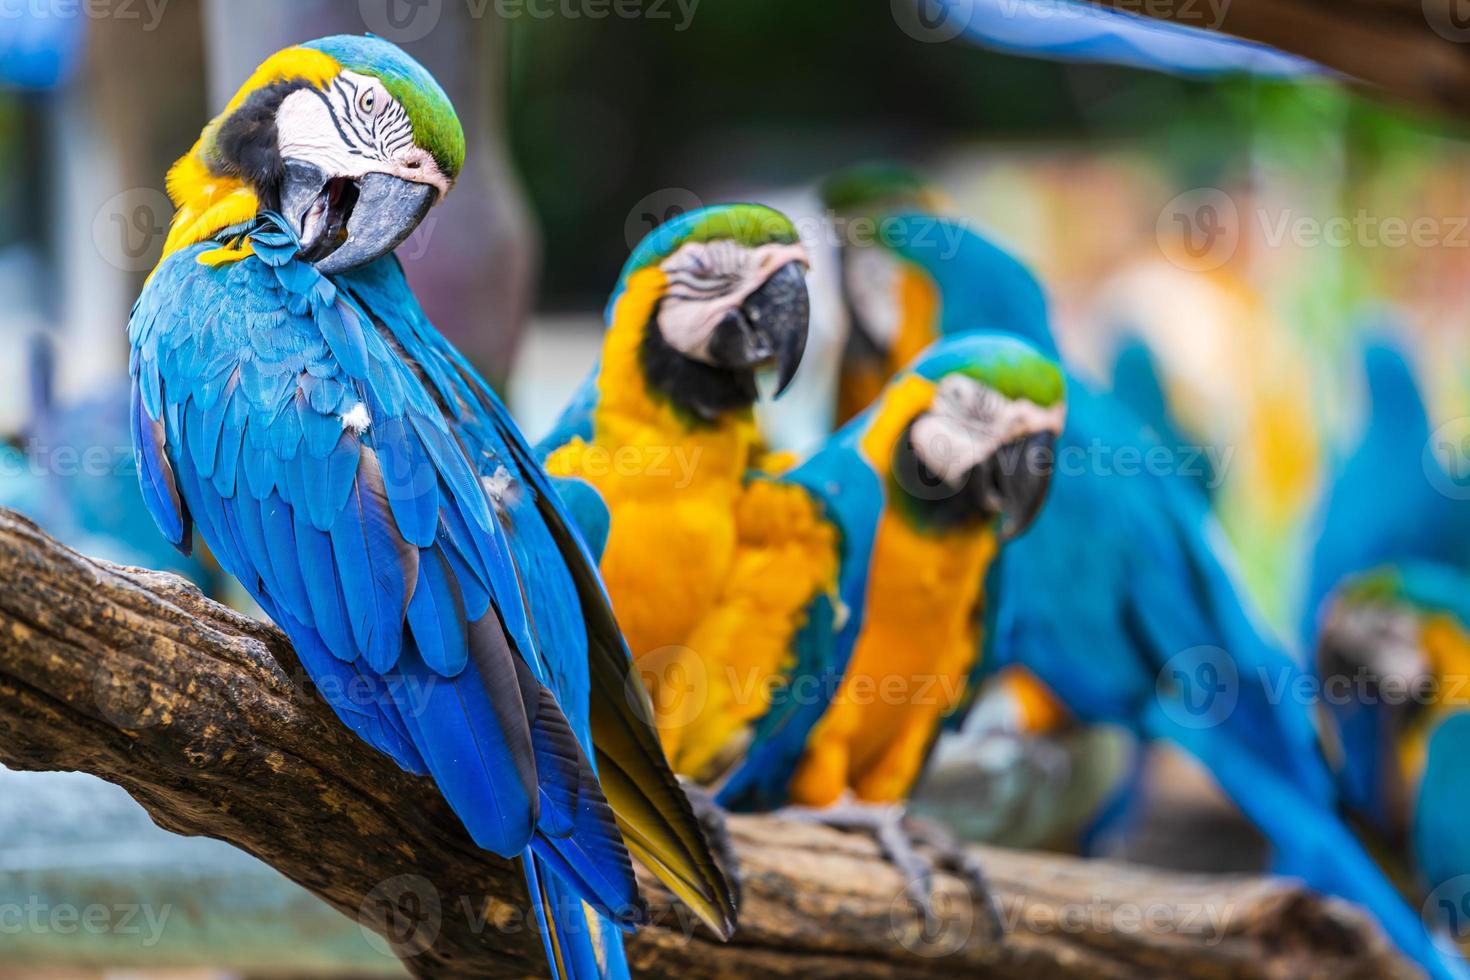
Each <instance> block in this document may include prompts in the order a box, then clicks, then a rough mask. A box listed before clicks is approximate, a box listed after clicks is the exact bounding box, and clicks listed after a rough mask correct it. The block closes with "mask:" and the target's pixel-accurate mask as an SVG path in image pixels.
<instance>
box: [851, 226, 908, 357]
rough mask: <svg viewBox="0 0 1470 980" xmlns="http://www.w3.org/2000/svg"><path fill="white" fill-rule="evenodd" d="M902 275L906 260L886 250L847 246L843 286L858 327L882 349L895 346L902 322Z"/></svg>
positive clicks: (872, 247) (885, 349)
mask: <svg viewBox="0 0 1470 980" xmlns="http://www.w3.org/2000/svg"><path fill="white" fill-rule="evenodd" d="M902 276H903V263H902V262H900V261H899V260H898V258H897V257H896V256H894V255H893V254H892V253H891V252H888V251H887V250H885V249H882V248H878V247H876V246H848V247H847V248H846V249H845V250H844V252H843V268H842V278H843V285H844V287H845V289H846V291H847V298H848V302H849V303H850V304H851V306H852V312H853V318H854V319H855V320H856V321H857V322H856V324H855V326H856V328H857V329H859V330H861V331H862V332H863V334H864V335H865V336H866V337H867V338H868V339H869V340H871V341H872V342H873V344H874V345H875V346H876V347H878V348H879V349H880V350H884V351H888V350H892V349H893V345H894V343H895V342H897V340H898V331H899V328H900V327H901V326H902V325H903V307H902V305H901V302H900V297H899V291H898V290H899V283H900V282H901V281H902Z"/></svg>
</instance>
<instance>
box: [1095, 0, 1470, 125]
mask: <svg viewBox="0 0 1470 980" xmlns="http://www.w3.org/2000/svg"><path fill="white" fill-rule="evenodd" d="M1090 2H1093V3H1097V4H1098V5H1099V6H1104V7H1117V8H1119V9H1122V10H1127V11H1130V12H1132V13H1140V14H1145V15H1147V16H1151V17H1155V18H1158V19H1160V20H1172V21H1176V22H1178V23H1181V24H1187V25H1189V26H1191V27H1200V26H1207V27H1210V28H1211V29H1214V30H1220V31H1223V32H1225V33H1229V34H1234V35H1236V36H1237V37H1244V38H1249V39H1250V40H1252V41H1261V42H1263V43H1265V44H1270V45H1272V46H1273V47H1277V48H1280V49H1281V50H1283V51H1290V52H1291V53H1293V54H1299V55H1302V56H1303V57H1307V58H1311V59H1312V60H1314V61H1317V62H1319V63H1321V64H1323V65H1326V66H1327V67H1329V68H1332V69H1334V70H1336V71H1339V72H1341V73H1343V74H1344V75H1347V76H1349V77H1351V78H1354V79H1357V80H1359V81H1362V82H1366V83H1367V84H1369V85H1372V86H1374V87H1376V88H1379V89H1382V90H1383V91H1385V92H1387V93H1388V94H1390V95H1391V96H1393V97H1395V98H1397V99H1401V100H1404V101H1407V102H1411V103H1414V104H1416V105H1419V106H1423V107H1426V108H1430V109H1435V110H1438V111H1440V112H1445V113H1448V114H1450V115H1454V116H1459V117H1460V118H1462V119H1470V11H1467V9H1465V8H1464V5H1463V3H1462V0H1225V2H1221V0H1154V2H1141V0H1090Z"/></svg>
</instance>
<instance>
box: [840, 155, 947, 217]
mask: <svg viewBox="0 0 1470 980" xmlns="http://www.w3.org/2000/svg"><path fill="white" fill-rule="evenodd" d="M820 193H821V196H822V206H823V207H824V208H826V210H827V213H828V214H829V215H830V216H831V217H832V218H833V219H834V220H835V221H839V222H840V221H845V220H851V219H854V218H869V219H871V220H874V221H876V220H877V219H879V218H881V217H883V216H885V215H889V214H896V213H900V212H906V211H925V212H941V211H945V210H947V209H948V207H949V202H948V200H947V199H946V198H945V195H944V193H943V191H941V190H940V189H939V188H938V187H937V186H935V185H934V184H933V183H931V182H930V181H929V180H927V179H926V178H925V177H924V176H923V174H921V173H919V172H918V171H917V170H914V169H913V168H912V167H906V166H904V165H903V164H901V163H890V162H882V161H880V162H871V163H860V164H857V165H855V166H852V167H847V168H845V169H842V170H838V171H836V172H835V173H832V174H830V175H828V177H827V178H826V179H825V180H823V181H822V185H821V188H820Z"/></svg>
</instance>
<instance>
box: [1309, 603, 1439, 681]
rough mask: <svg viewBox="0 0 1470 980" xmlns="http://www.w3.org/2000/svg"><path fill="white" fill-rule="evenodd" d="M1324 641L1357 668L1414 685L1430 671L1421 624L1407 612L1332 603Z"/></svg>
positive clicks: (1381, 607) (1381, 606)
mask: <svg viewBox="0 0 1470 980" xmlns="http://www.w3.org/2000/svg"><path fill="white" fill-rule="evenodd" d="M1323 636H1324V638H1329V639H1330V640H1331V641H1332V642H1333V644H1334V645H1335V646H1336V647H1337V648H1338V649H1339V650H1342V651H1349V652H1351V654H1352V655H1353V657H1354V658H1355V659H1356V663H1355V664H1354V666H1356V667H1361V668H1366V669H1367V670H1369V671H1371V672H1372V673H1373V674H1374V675H1375V676H1377V677H1379V678H1383V679H1387V680H1393V681H1396V682H1398V683H1399V684H1401V685H1405V686H1407V685H1410V684H1412V683H1413V682H1414V681H1415V680H1416V679H1418V678H1420V677H1423V676H1425V675H1426V674H1428V673H1429V672H1430V667H1429V664H1428V663H1427V662H1426V661H1425V659H1424V655H1423V654H1422V653H1421V652H1420V649H1419V621H1418V617H1416V616H1415V615H1414V614H1413V613H1412V612H1410V611H1409V610H1407V609H1399V608H1394V607H1392V606H1387V605H1383V604H1381V603H1359V602H1353V601H1351V600H1348V599H1339V600H1337V601H1335V602H1334V603H1333V604H1332V607H1331V609H1330V611H1329V613H1328V618H1327V624H1326V626H1325V628H1324V629H1323Z"/></svg>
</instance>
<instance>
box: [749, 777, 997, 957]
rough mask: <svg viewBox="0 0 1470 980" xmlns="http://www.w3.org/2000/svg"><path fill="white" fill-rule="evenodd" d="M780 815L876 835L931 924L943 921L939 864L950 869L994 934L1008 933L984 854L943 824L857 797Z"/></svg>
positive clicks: (993, 935) (895, 805) (788, 810)
mask: <svg viewBox="0 0 1470 980" xmlns="http://www.w3.org/2000/svg"><path fill="white" fill-rule="evenodd" d="M776 815H777V816H779V817H785V818H787V819H789V820H797V821H801V822H803V823H812V824H818V825H820V826H823V827H831V828H832V829H834V830H842V831H846V832H848V833H863V834H868V835H869V836H871V837H872V838H873V840H874V841H876V842H877V844H878V850H879V851H880V852H881V853H882V854H883V858H884V860H886V861H887V862H888V863H889V864H891V865H893V866H894V868H896V869H897V870H898V872H899V873H900V874H902V875H903V877H904V881H905V882H906V884H905V885H904V894H905V895H906V896H907V897H908V899H909V901H910V902H911V903H912V904H913V906H914V908H915V909H917V910H918V911H919V913H920V914H922V915H923V916H924V921H925V922H926V923H928V924H929V925H930V926H931V927H933V926H937V925H938V924H939V923H940V919H941V917H940V916H939V915H938V914H937V913H936V911H935V908H934V872H935V870H936V869H937V868H942V869H943V870H945V871H948V872H950V873H951V874H953V875H955V876H956V877H957V878H959V879H960V880H961V881H963V882H964V883H965V885H966V886H967V887H968V889H969V891H970V895H971V898H972V899H973V900H974V902H975V907H976V908H975V911H976V914H977V916H978V918H979V919H980V921H981V923H982V924H983V927H984V928H985V929H987V930H988V933H989V935H990V936H991V938H993V939H995V940H999V939H1000V938H1002V937H1003V936H1004V929H1003V926H1002V923H1001V919H1000V913H999V911H998V910H997V907H996V902H995V898H994V897H993V894H992V892H991V890H990V882H989V879H988V877H987V875H986V874H985V871H984V869H982V868H981V867H980V860H979V858H977V857H975V855H974V854H972V853H970V852H969V851H967V850H966V848H965V847H964V845H963V844H961V843H960V842H959V841H958V840H957V839H956V838H955V836H954V835H953V834H952V833H950V831H949V830H947V829H946V828H944V827H942V826H941V825H939V824H937V823H934V822H933V821H930V820H921V819H917V818H913V817H910V816H908V814H907V813H906V811H905V810H904V808H903V807H902V806H900V805H897V804H873V803H860V802H857V801H855V800H847V801H844V802H841V803H837V804H835V805H833V806H830V807H824V808H820V809H814V808H810V807H787V808H786V809H783V810H780V811H778V812H777V814H776ZM921 847H922V848H925V849H928V850H932V851H933V852H934V853H935V854H936V855H937V857H938V860H937V861H935V860H931V859H930V858H928V857H926V856H925V855H924V854H922V853H921V852H920V848H921Z"/></svg>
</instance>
